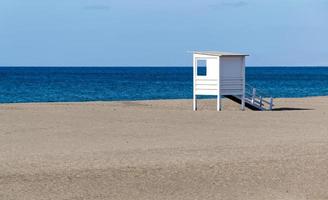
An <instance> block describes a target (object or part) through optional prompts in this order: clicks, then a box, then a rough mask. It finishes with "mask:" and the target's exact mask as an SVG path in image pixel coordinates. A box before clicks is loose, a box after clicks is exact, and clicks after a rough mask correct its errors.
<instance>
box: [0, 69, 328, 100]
mask: <svg viewBox="0 0 328 200" xmlns="http://www.w3.org/2000/svg"><path fill="white" fill-rule="evenodd" d="M246 81H247V83H248V84H250V85H252V86H254V87H256V88H257V89H258V90H259V91H261V92H262V93H264V94H267V96H272V97H287V98H289V97H308V96H328V67H247V69H246ZM191 98H192V68H191V67H0V103H22V102H25V103H26V102H83V101H117V100H146V99H191Z"/></svg>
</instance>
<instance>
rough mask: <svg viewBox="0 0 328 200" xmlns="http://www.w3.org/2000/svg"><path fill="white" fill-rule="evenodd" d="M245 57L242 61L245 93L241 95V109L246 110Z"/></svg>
mask: <svg viewBox="0 0 328 200" xmlns="http://www.w3.org/2000/svg"><path fill="white" fill-rule="evenodd" d="M245 71H246V69H245V57H243V62H242V77H243V94H242V96H241V106H240V109H241V110H245V79H246V75H245V74H246V73H245Z"/></svg>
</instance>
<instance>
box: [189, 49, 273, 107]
mask: <svg viewBox="0 0 328 200" xmlns="http://www.w3.org/2000/svg"><path fill="white" fill-rule="evenodd" d="M246 56H248V55H247V54H242V53H230V52H214V51H203V52H200V51H197V52H194V53H193V74H194V75H193V79H194V80H193V83H194V84H193V89H194V91H193V109H194V110H197V96H199V95H206V96H211V95H213V96H217V110H218V111H219V110H221V108H222V106H221V98H222V97H226V98H229V99H231V100H233V101H235V102H237V103H240V108H241V110H244V109H245V106H246V107H248V108H250V109H252V110H272V107H273V99H272V97H270V98H269V99H266V97H265V96H264V95H260V93H259V92H258V91H257V90H256V89H255V88H253V87H251V86H249V85H247V84H246V82H245V81H246V80H245V79H246V76H245V59H246ZM201 62H203V63H205V66H200V65H201ZM199 67H205V71H203V72H204V73H200V71H201V70H199Z"/></svg>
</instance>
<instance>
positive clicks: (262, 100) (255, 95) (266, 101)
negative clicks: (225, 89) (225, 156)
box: [245, 84, 274, 110]
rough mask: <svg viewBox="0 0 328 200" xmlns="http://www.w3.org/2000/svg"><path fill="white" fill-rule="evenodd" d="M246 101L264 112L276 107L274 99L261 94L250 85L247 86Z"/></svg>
mask: <svg viewBox="0 0 328 200" xmlns="http://www.w3.org/2000/svg"><path fill="white" fill-rule="evenodd" d="M245 99H246V101H250V103H251V104H253V105H255V106H257V107H259V108H261V109H263V110H272V108H273V106H274V104H273V98H272V97H268V95H265V94H263V93H262V92H259V91H258V90H257V89H256V88H255V87H252V86H251V85H249V84H246V87H245Z"/></svg>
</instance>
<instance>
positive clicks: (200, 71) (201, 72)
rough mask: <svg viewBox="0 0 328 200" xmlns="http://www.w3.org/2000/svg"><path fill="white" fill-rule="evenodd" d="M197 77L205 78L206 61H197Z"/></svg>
mask: <svg viewBox="0 0 328 200" xmlns="http://www.w3.org/2000/svg"><path fill="white" fill-rule="evenodd" d="M197 76H206V60H198V61H197Z"/></svg>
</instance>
